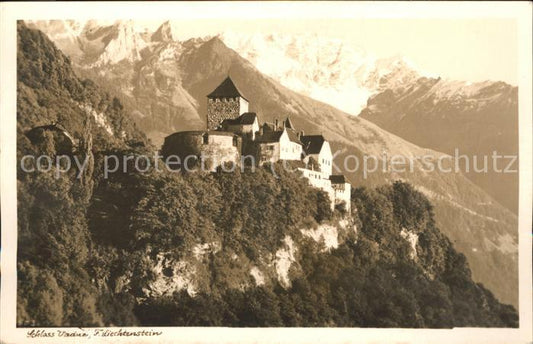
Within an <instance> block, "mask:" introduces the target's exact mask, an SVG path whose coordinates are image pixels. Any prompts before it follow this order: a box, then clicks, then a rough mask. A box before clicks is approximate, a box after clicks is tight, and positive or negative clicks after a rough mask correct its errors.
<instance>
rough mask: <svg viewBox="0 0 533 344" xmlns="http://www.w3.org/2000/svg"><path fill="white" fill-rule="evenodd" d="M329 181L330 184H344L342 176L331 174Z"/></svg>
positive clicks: (344, 180) (344, 179)
mask: <svg viewBox="0 0 533 344" xmlns="http://www.w3.org/2000/svg"><path fill="white" fill-rule="evenodd" d="M329 180H331V183H332V184H344V183H346V178H344V175H343V174H332V175H331V176H329Z"/></svg>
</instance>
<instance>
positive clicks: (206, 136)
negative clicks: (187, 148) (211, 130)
mask: <svg viewBox="0 0 533 344" xmlns="http://www.w3.org/2000/svg"><path fill="white" fill-rule="evenodd" d="M202 139H203V142H204V145H206V144H208V143H209V135H208V134H207V133H205V134H204V135H203V136H202Z"/></svg>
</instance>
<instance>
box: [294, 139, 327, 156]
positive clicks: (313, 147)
mask: <svg viewBox="0 0 533 344" xmlns="http://www.w3.org/2000/svg"><path fill="white" fill-rule="evenodd" d="M300 141H302V143H303V146H304V151H305V153H306V154H318V153H320V150H321V149H322V145H323V144H324V142H326V139H324V136H322V135H307V136H301V137H300Z"/></svg>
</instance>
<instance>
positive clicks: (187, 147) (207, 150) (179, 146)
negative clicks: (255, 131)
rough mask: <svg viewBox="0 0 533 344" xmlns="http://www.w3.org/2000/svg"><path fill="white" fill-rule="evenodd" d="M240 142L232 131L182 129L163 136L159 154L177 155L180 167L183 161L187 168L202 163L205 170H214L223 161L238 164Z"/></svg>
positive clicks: (198, 165) (198, 166) (197, 166)
mask: <svg viewBox="0 0 533 344" xmlns="http://www.w3.org/2000/svg"><path fill="white" fill-rule="evenodd" d="M241 144H242V142H241V139H240V138H239V137H236V136H235V135H233V134H232V133H226V132H206V131H182V132H178V133H175V134H173V135H170V136H168V137H167V138H165V143H164V144H163V148H162V150H161V155H163V157H164V158H167V157H168V156H170V155H176V156H178V157H179V159H180V161H181V163H182V165H181V167H182V168H183V166H184V165H183V164H185V163H187V166H188V168H189V169H192V168H200V167H201V165H200V164H202V163H203V166H205V169H206V170H208V171H216V169H217V167H218V166H220V165H222V164H224V163H233V164H239V162H240V156H241V155H240V150H241ZM185 159H188V160H187V161H186V160H185ZM202 159H203V160H202Z"/></svg>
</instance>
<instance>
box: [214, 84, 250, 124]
mask: <svg viewBox="0 0 533 344" xmlns="http://www.w3.org/2000/svg"><path fill="white" fill-rule="evenodd" d="M246 112H248V100H246V98H244V97H243V95H242V93H241V92H240V91H239V90H238V89H237V87H236V86H235V84H234V83H233V81H232V80H231V79H230V77H229V76H228V77H227V78H226V79H225V80H224V81H223V82H222V83H221V84H220V85H219V86H218V87H217V88H216V89H215V90H214V91H213V92H211V93H209V94H208V95H207V130H215V129H218V128H219V127H220V125H221V123H222V121H223V120H225V119H235V118H237V117H239V116H240V115H242V114H243V113H246Z"/></svg>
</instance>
